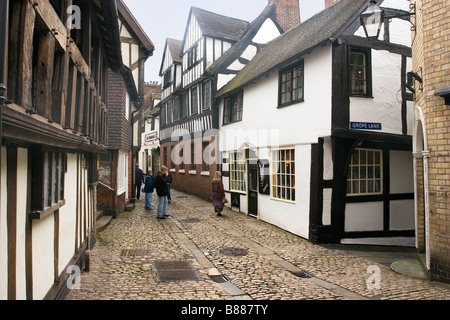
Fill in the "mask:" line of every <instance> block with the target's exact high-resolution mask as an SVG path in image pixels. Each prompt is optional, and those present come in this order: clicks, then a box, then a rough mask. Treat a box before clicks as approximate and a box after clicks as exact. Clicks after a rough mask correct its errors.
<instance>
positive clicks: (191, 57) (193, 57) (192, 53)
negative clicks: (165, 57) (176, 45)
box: [187, 45, 197, 68]
mask: <svg viewBox="0 0 450 320" xmlns="http://www.w3.org/2000/svg"><path fill="white" fill-rule="evenodd" d="M196 62H197V45H195V46H193V47H192V48H191V49H189V51H188V56H187V66H188V68H191V67H193V66H194V64H195V63H196Z"/></svg>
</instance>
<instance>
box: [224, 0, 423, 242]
mask: <svg viewBox="0 0 450 320" xmlns="http://www.w3.org/2000/svg"><path fill="white" fill-rule="evenodd" d="M367 5H368V2H367V1H365V0H360V1H350V0H341V1H338V2H337V3H335V4H333V5H330V6H329V7H328V8H326V9H325V10H324V11H322V12H321V13H319V14H317V15H315V16H314V17H313V18H311V19H309V20H307V21H305V22H303V23H301V24H300V25H299V26H297V27H295V28H294V29H292V30H291V31H290V32H288V33H285V34H282V35H281V36H279V37H277V38H276V39H274V40H273V41H271V42H269V43H268V44H267V45H266V46H264V47H263V48H262V49H261V50H260V51H259V53H258V54H257V55H256V56H255V57H254V58H253V60H252V61H251V62H250V63H249V64H248V65H247V66H246V67H245V68H244V69H242V71H241V72H239V73H238V74H237V75H236V77H234V78H233V80H231V81H230V82H229V83H228V84H227V85H226V86H224V87H223V88H222V89H221V90H220V91H219V92H218V94H217V96H216V97H217V98H218V102H217V103H218V105H219V110H220V111H219V114H220V117H219V119H220V121H221V125H220V136H221V139H220V140H221V157H222V158H221V160H222V163H223V164H222V172H223V177H224V184H225V188H226V190H227V197H228V199H229V206H230V207H231V208H233V209H234V210H236V211H240V212H243V213H245V214H248V215H251V216H254V217H257V218H259V219H261V220H264V221H266V222H269V223H272V224H274V225H276V226H279V227H280V228H283V229H285V230H288V231H290V232H292V233H294V234H296V235H299V236H301V237H304V238H306V239H309V240H310V241H312V242H315V243H324V242H326V243H329V242H333V243H349V244H384V245H404V246H414V244H415V221H414V183H413V160H412V132H413V103H412V94H411V93H410V92H408V91H407V89H406V86H405V84H406V82H405V79H406V75H407V71H408V70H411V47H410V39H409V34H410V27H409V22H408V21H404V20H401V19H393V20H392V21H388V20H386V21H385V26H384V27H385V28H384V30H385V33H384V39H383V40H382V41H377V42H369V41H367V39H366V38H365V35H364V31H363V30H362V27H361V25H360V19H359V17H360V14H361V13H362V12H363V11H364V10H365V8H366V7H367ZM386 6H387V7H386V10H401V11H404V12H408V10H409V8H408V4H406V5H405V3H404V1H400V0H399V1H386ZM236 110H237V111H236ZM229 114H234V115H235V116H234V117H231V118H230V117H229ZM230 119H231V120H230Z"/></svg>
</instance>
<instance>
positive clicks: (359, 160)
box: [347, 148, 383, 196]
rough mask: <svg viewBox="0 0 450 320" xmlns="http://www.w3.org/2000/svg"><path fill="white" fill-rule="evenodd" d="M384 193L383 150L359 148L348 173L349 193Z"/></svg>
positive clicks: (354, 154)
mask: <svg viewBox="0 0 450 320" xmlns="http://www.w3.org/2000/svg"><path fill="white" fill-rule="evenodd" d="M382 193H383V150H374V149H361V148H357V149H355V151H354V152H353V155H352V159H351V161H350V166H349V169H348V174H347V195H348V196H362V195H378V194H382Z"/></svg>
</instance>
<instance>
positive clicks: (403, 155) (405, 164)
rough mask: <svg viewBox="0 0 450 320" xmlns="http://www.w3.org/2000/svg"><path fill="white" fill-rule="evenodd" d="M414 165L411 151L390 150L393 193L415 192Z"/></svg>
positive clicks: (391, 190) (391, 187)
mask: <svg viewBox="0 0 450 320" xmlns="http://www.w3.org/2000/svg"><path fill="white" fill-rule="evenodd" d="M413 165H414V162H413V156H412V153H411V152H410V151H397V150H391V151H390V171H391V179H390V180H391V181H390V183H391V185H390V192H391V194H398V193H414V168H413Z"/></svg>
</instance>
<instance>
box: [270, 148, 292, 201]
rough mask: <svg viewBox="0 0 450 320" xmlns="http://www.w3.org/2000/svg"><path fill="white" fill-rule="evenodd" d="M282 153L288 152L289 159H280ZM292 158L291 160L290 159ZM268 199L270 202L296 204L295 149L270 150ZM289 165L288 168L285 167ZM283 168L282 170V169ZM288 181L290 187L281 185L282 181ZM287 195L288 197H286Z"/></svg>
mask: <svg viewBox="0 0 450 320" xmlns="http://www.w3.org/2000/svg"><path fill="white" fill-rule="evenodd" d="M282 152H285V153H286V152H289V159H288V158H287V157H286V158H285V159H284V160H282V159H281V153H282ZM292 156H293V158H292ZM270 157H271V159H270V180H271V188H270V198H271V199H272V200H277V201H283V202H288V203H296V195H295V172H296V168H295V147H282V148H276V149H272V150H271V152H270ZM287 164H289V167H287ZM283 166H284V169H282V168H283ZM283 179H284V181H289V182H290V185H283V184H282V181H283ZM288 194H289V196H288Z"/></svg>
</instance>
